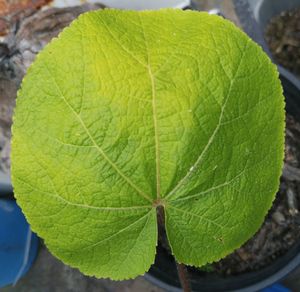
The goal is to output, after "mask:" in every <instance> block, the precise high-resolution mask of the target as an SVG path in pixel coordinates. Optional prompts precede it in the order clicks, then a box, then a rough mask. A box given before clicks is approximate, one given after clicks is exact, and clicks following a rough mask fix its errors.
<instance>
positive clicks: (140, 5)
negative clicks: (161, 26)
mask: <svg viewBox="0 0 300 292" xmlns="http://www.w3.org/2000/svg"><path fill="white" fill-rule="evenodd" d="M86 2H91V3H95V2H99V3H101V4H104V5H105V6H107V7H111V8H120V9H134V10H143V9H159V8H166V7H173V8H185V7H187V6H189V4H190V0H165V1H161V0H122V1H120V0H99V1H98V0H97V1H95V0H90V1H89V0H88V1H86ZM80 4H82V1H80V0H54V1H53V2H52V4H51V5H52V6H55V7H69V6H75V5H80Z"/></svg>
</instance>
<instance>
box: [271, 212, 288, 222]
mask: <svg viewBox="0 0 300 292" xmlns="http://www.w3.org/2000/svg"><path fill="white" fill-rule="evenodd" d="M272 218H273V220H274V221H275V222H276V223H277V224H279V225H282V224H284V223H285V217H284V215H283V214H282V213H281V212H278V211H276V212H274V213H273V215H272Z"/></svg>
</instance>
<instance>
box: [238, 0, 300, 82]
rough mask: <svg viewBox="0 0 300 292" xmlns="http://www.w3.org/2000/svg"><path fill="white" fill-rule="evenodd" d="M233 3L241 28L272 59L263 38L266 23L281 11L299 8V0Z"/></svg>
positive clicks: (249, 0) (263, 0) (243, 0)
mask: <svg viewBox="0 0 300 292" xmlns="http://www.w3.org/2000/svg"><path fill="white" fill-rule="evenodd" d="M233 3H234V8H235V11H236V14H237V16H238V18H239V21H240V24H241V26H242V28H243V30H244V31H245V32H246V33H247V34H248V35H249V36H250V37H251V38H252V39H253V40H254V41H255V42H257V43H258V44H260V45H261V46H262V47H263V49H264V50H265V52H266V53H267V54H268V55H269V56H270V58H271V59H273V56H272V54H271V52H270V49H269V47H268V45H267V43H266V41H265V38H264V32H265V30H266V27H267V24H268V23H269V21H270V20H271V18H272V17H274V16H276V15H280V14H281V12H283V11H287V10H291V9H295V8H300V0H233ZM281 70H283V71H285V70H286V69H282V68H280V71H281ZM292 78H293V79H294V77H292Z"/></svg>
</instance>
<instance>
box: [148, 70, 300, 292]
mask: <svg viewBox="0 0 300 292" xmlns="http://www.w3.org/2000/svg"><path fill="white" fill-rule="evenodd" d="M280 71H281V76H280V78H281V81H282V85H283V88H284V95H285V97H286V110H287V112H288V113H289V114H290V115H292V116H293V117H294V118H295V119H296V120H297V121H299V119H300V82H299V81H298V80H297V79H296V78H294V77H293V76H291V75H290V74H289V73H287V72H286V71H285V70H283V69H282V68H281V69H280ZM290 77H291V79H290ZM298 266H300V242H299V243H297V244H295V245H294V246H293V247H292V248H291V249H290V250H289V251H288V252H287V253H285V254H284V255H283V256H281V257H278V258H277V259H275V260H274V261H273V262H272V264H270V265H269V266H267V267H265V268H262V269H261V270H259V271H253V272H248V273H243V274H240V275H236V276H226V277H225V276H224V277H222V276H219V275H216V274H214V273H205V272H201V273H199V272H197V273H196V272H193V271H192V272H191V273H190V278H191V279H190V280H191V285H192V289H193V291H201V292H208V291H209V292H219V291H220V292H221V291H222V292H223V291H239V292H254V291H258V290H261V289H263V288H265V287H268V286H270V285H272V284H274V283H276V282H278V281H280V280H282V279H283V278H284V277H286V276H287V275H288V274H289V273H290V272H291V271H293V270H294V269H296V268H297V267H298ZM146 278H147V279H148V280H149V281H151V282H152V283H154V284H156V285H157V286H159V287H161V288H163V289H166V290H167V291H174V292H175V291H178V292H179V291H182V290H181V289H180V282H179V280H178V276H177V270H176V265H175V262H174V259H173V257H172V256H171V255H169V254H168V253H167V252H166V251H165V250H164V249H162V248H161V247H158V250H157V256H156V261H155V264H154V265H153V266H152V267H151V269H150V271H149V272H148V273H147V274H146Z"/></svg>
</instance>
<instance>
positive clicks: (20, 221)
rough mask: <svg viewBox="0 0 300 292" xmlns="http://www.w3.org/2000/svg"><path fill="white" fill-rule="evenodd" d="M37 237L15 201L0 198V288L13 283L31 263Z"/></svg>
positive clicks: (34, 256)
mask: <svg viewBox="0 0 300 292" xmlns="http://www.w3.org/2000/svg"><path fill="white" fill-rule="evenodd" d="M38 246H39V240H38V237H37V236H36V235H35V234H34V233H32V232H31V230H30V227H29V225H28V223H27V222H26V219H25V217H24V215H23V213H22V211H21V209H20V208H19V207H18V205H17V204H16V202H15V201H13V200H8V199H0V288H1V287H4V286H7V285H10V284H15V283H16V282H17V281H18V280H19V279H20V278H21V277H22V276H23V275H25V274H26V272H27V271H28V270H29V268H30V267H31V265H32V264H33V262H34V260H35V258H36V255H37V251H38Z"/></svg>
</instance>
